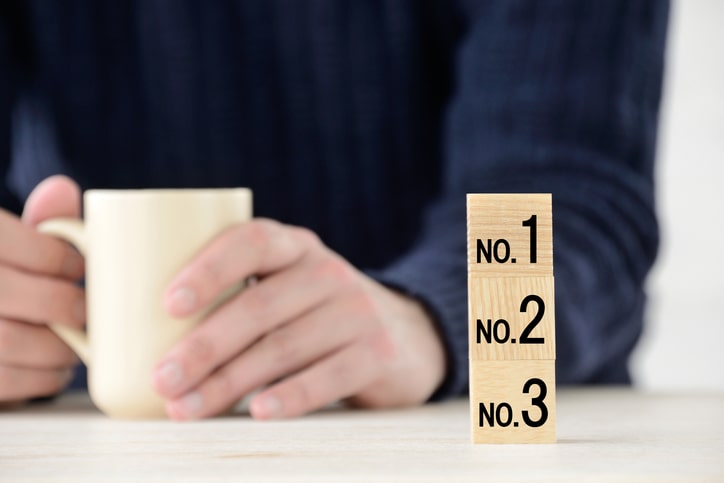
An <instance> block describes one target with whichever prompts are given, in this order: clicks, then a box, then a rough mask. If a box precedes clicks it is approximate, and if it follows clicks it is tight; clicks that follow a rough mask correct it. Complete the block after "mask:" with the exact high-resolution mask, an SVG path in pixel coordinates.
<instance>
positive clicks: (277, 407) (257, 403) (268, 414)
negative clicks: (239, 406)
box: [251, 396, 282, 419]
mask: <svg viewBox="0 0 724 483" xmlns="http://www.w3.org/2000/svg"><path fill="white" fill-rule="evenodd" d="M251 409H252V413H253V415H254V416H258V417H260V418H262V419H273V418H277V417H279V416H281V415H282V402H281V401H280V400H279V398H277V397H276V396H262V397H257V398H256V399H255V400H254V401H253V403H252V408H251Z"/></svg>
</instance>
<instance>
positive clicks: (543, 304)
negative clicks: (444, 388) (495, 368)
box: [468, 274, 556, 361]
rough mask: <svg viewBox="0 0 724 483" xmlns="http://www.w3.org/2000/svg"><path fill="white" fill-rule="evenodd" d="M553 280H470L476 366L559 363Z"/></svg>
mask: <svg viewBox="0 0 724 483" xmlns="http://www.w3.org/2000/svg"><path fill="white" fill-rule="evenodd" d="M553 286H554V283H553V277H552V276H548V277H520V278H518V277H499V278H488V277H482V276H479V275H478V274H470V276H469V277H468V304H469V307H468V314H469V318H470V320H469V330H468V333H469V337H470V341H469V342H470V360H471V361H474V360H516V359H555V358H556V339H555V336H556V334H555V303H554V295H555V294H554V288H553Z"/></svg>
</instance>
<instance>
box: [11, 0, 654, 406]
mask: <svg viewBox="0 0 724 483" xmlns="http://www.w3.org/2000/svg"><path fill="white" fill-rule="evenodd" d="M667 16H668V5H667V3H666V2H664V1H649V2H643V1H642V2H628V1H612V2H602V3H601V4H581V3H580V2H552V3H546V4H540V3H539V2H532V1H531V2H528V1H520V2H507V1H487V2H486V1H480V2H475V1H470V2H468V1H459V2H442V1H440V2H437V1H417V0H408V1H405V0H401V1H389V2H368V1H337V0H318V1H314V2H292V1H283V0H278V1H267V0H249V1H241V0H238V1H233V0H229V1H219V2H204V3H202V2H194V1H192V0H187V1H178V2H168V1H163V0H151V1H145V2H111V1H97V0H96V1H91V0H87V1H84V0H74V1H69V2H63V3H62V4H61V3H55V2H45V1H41V0H36V1H15V0H10V1H7V2H3V5H2V6H0V175H2V176H3V179H4V181H5V182H4V184H3V185H2V186H1V187H0V204H1V206H2V207H3V208H4V210H3V211H2V212H0V401H3V402H17V401H23V400H27V399H31V398H34V397H39V396H44V395H49V394H55V393H57V392H59V391H61V390H62V389H63V387H65V386H66V385H67V384H68V382H69V381H70V378H71V374H72V369H73V367H74V366H75V364H76V362H77V361H76V360H75V358H74V357H73V355H72V353H71V352H70V350H69V349H68V348H67V347H66V346H65V345H64V344H63V343H62V342H60V341H59V340H58V339H57V338H56V337H55V336H54V335H53V334H52V332H50V330H49V329H48V328H47V327H46V326H45V325H44V324H45V323H46V322H47V321H54V322H57V323H61V324H68V325H71V326H76V327H78V326H82V324H83V322H84V318H85V314H84V312H83V309H82V307H83V292H82V290H81V289H80V288H78V287H77V286H76V284H75V281H77V280H78V279H80V278H81V277H82V274H83V262H82V260H81V259H80V257H79V255H78V254H76V253H75V252H74V251H73V250H72V249H70V248H68V247H67V246H66V245H64V244H63V243H61V242H59V241H57V240H54V239H52V238H50V237H46V236H44V235H40V234H38V233H37V232H35V230H34V229H33V226H34V225H36V224H37V223H39V222H40V221H42V220H44V219H47V218H50V217H54V216H59V215H64V216H78V215H79V213H80V206H79V188H80V189H88V188H146V187H197V186H198V187H221V186H248V187H250V188H252V189H253V191H254V196H255V210H256V212H257V215H259V216H260V217H262V218H259V219H255V220H254V221H252V222H250V223H247V224H244V225H240V226H237V227H235V228H234V229H232V230H230V231H229V232H226V233H224V234H222V235H221V236H220V237H219V238H217V239H216V240H215V241H214V242H213V243H212V244H211V245H210V246H209V247H208V249H207V250H205V251H204V252H203V253H202V254H200V255H199V257H198V258H197V259H195V260H193V261H192V262H191V263H190V264H189V266H188V267H186V268H185V269H184V270H183V271H182V272H181V273H179V275H178V277H177V279H176V280H175V281H174V282H173V283H172V284H171V285H170V286H169V288H168V291H167V293H166V296H165V299H164V300H163V303H164V305H165V307H166V309H167V310H168V311H169V312H170V313H171V314H173V315H179V316H180V315H185V314H190V313H194V312H196V311H198V310H201V309H203V307H204V306H206V305H207V304H208V303H209V302H210V301H211V300H212V299H214V297H215V295H217V294H218V293H220V292H221V291H223V290H224V288H225V287H227V286H229V285H231V284H233V283H235V282H237V281H239V280H242V279H244V278H246V277H247V276H249V275H256V276H258V277H259V283H258V284H256V285H255V286H254V287H252V288H250V289H248V290H246V291H244V292H243V293H242V294H241V295H239V296H237V297H235V298H233V299H232V300H230V301H229V302H227V303H226V304H225V305H224V306H223V307H222V309H221V310H219V311H217V312H215V313H214V315H212V316H210V317H209V318H208V319H207V320H206V321H204V323H202V324H201V325H200V326H199V327H198V328H197V329H196V330H195V331H194V332H193V333H192V334H191V335H190V336H189V337H187V338H186V339H184V340H183V341H182V342H181V343H180V344H179V345H178V346H177V347H175V348H174V349H172V350H171V352H170V353H169V354H168V355H167V356H166V357H165V358H164V359H163V360H162V361H161V362H160V363H159V366H158V367H157V370H156V371H155V373H154V376H153V383H154V385H155V387H156V389H157V390H158V392H159V393H160V394H161V395H162V396H164V398H166V400H167V401H168V402H167V411H168V413H169V415H170V416H172V417H174V418H176V419H196V418H202V417H207V416H212V415H214V414H217V413H219V412H220V411H222V410H223V409H224V408H225V407H227V406H228V405H229V404H230V403H232V402H233V401H235V400H237V399H239V398H240V397H242V396H244V395H246V394H248V393H250V392H252V391H254V390H256V389H260V388H264V389H263V390H262V391H261V392H260V393H259V394H258V395H257V396H256V397H255V398H254V399H253V400H252V403H251V411H252V414H253V415H254V416H255V417H258V418H263V419H266V418H278V417H290V416H296V415H300V414H303V413H306V412H308V411H311V410H314V409H316V408H318V407H320V406H322V405H325V404H327V403H329V402H332V401H336V400H340V399H346V400H351V401H352V402H353V403H356V404H360V405H363V406H400V405H411V404H418V403H422V402H424V401H427V400H429V399H439V398H444V397H449V396H452V395H456V394H460V393H462V392H464V391H465V389H466V383H467V317H466V309H467V303H466V278H465V273H466V251H465V196H464V195H465V193H466V192H551V193H553V200H554V201H553V204H554V205H553V210H554V238H555V248H556V252H555V275H556V309H557V314H556V319H557V323H558V327H557V347H558V359H557V372H558V380H559V381H560V382H562V383H626V382H629V380H630V378H629V374H628V370H627V359H628V356H629V354H630V352H631V350H632V348H633V346H634V344H635V342H636V340H637V339H638V336H639V334H640V331H641V327H642V321H643V311H644V299H645V296H644V292H643V284H644V279H645V277H646V274H647V273H648V270H649V269H650V267H651V265H652V263H653V261H654V258H655V254H656V249H657V245H658V229H657V224H656V218H655V213H654V197H653V195H654V190H653V160H654V148H655V140H656V124H657V116H658V106H659V100H660V94H661V77H662V71H663V51H664V43H665V34H666V23H667ZM55 174H64V175H66V176H67V177H52V178H50V179H48V180H47V181H45V182H43V183H41V181H42V180H44V179H46V178H48V177H49V176H51V175H55ZM39 183H41V184H40V185H39V186H38V184H39ZM76 183H77V184H76ZM36 186H37V187H36ZM31 192H32V194H31ZM250 254H252V255H253V256H250Z"/></svg>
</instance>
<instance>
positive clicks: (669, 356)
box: [631, 0, 724, 390]
mask: <svg viewBox="0 0 724 483" xmlns="http://www.w3.org/2000/svg"><path fill="white" fill-rule="evenodd" d="M658 150H659V155H658V159H657V163H658V168H657V170H658V171H657V183H658V191H657V192H658V208H659V216H660V222H661V227H662V245H661V251H660V252H659V259H658V262H657V266H656V267H655V269H654V271H653V273H652V275H651V277H650V279H649V294H650V302H651V303H650V305H649V311H648V317H647V319H648V320H647V325H646V328H645V335H644V338H643V339H642V340H641V343H640V344H639V347H638V349H637V351H636V353H635V354H634V358H633V361H632V366H631V368H632V371H633V374H634V378H635V381H636V383H637V385H638V386H640V387H644V388H647V389H662V390H669V389H687V390H691V389H712V388H714V389H718V390H723V389H724V310H723V309H724V307H723V305H724V1H720V0H686V1H684V0H681V1H679V2H674V3H673V4H672V11H671V17H670V23H669V41H668V54H667V67H666V77H665V86H664V103H663V105H662V117H661V124H660V130H659V144H658Z"/></svg>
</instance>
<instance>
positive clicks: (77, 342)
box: [38, 218, 90, 365]
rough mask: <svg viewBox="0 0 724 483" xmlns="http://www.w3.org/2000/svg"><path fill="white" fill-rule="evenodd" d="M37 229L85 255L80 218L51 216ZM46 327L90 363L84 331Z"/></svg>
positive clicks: (84, 239)
mask: <svg viewBox="0 0 724 483" xmlns="http://www.w3.org/2000/svg"><path fill="white" fill-rule="evenodd" d="M38 231H39V232H41V233H45V234H48V235H53V236H55V237H58V238H61V239H63V240H65V241H67V242H70V243H71V244H72V245H73V246H75V247H76V248H77V249H78V251H80V253H81V254H82V255H83V256H85V255H86V248H87V247H86V236H85V225H84V224H83V222H82V221H81V220H79V219H77V218H52V219H50V220H46V221H44V222H42V223H40V224H39V225H38ZM48 327H50V329H51V330H52V331H53V332H55V333H56V335H57V336H58V337H60V338H61V339H63V341H64V342H65V343H66V344H68V345H69V346H70V347H71V348H72V349H73V350H74V351H75V353H76V354H78V357H80V359H81V360H82V361H83V362H84V363H85V364H86V365H88V364H89V363H90V345H89V344H88V335H87V334H86V333H85V332H84V331H82V330H79V329H73V328H71V327H67V326H64V325H59V324H49V325H48Z"/></svg>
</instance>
